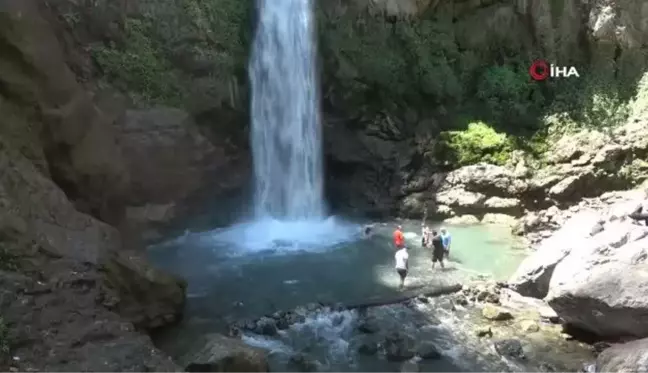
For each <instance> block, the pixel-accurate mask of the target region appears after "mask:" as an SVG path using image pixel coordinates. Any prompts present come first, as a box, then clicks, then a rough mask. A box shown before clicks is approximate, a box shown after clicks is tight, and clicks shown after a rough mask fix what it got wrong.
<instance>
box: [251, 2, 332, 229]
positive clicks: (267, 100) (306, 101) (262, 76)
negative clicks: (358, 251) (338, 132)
mask: <svg viewBox="0 0 648 373" xmlns="http://www.w3.org/2000/svg"><path fill="white" fill-rule="evenodd" d="M313 18H314V16H313V10H312V4H311V0H258V19H259V21H258V22H259V23H258V25H257V30H256V35H255V40H254V44H253V50H252V56H251V62H250V69H249V71H250V80H251V85H252V109H251V111H252V118H251V120H252V152H253V157H254V172H255V196H254V197H255V209H256V215H257V217H258V218H265V217H270V218H275V219H281V220H293V221H294V220H303V219H309V220H311V219H321V218H323V215H324V207H323V195H322V194H323V191H322V189H323V182H322V159H321V153H322V145H321V129H320V117H319V96H318V87H317V80H316V76H315V56H316V42H315V32H314V19H313Z"/></svg>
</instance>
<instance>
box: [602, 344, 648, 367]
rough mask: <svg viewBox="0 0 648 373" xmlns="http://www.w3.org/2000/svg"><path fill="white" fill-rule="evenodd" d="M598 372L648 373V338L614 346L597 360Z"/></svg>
mask: <svg viewBox="0 0 648 373" xmlns="http://www.w3.org/2000/svg"><path fill="white" fill-rule="evenodd" d="M596 371H597V372H648V338H644V339H639V340H636V341H632V342H628V343H623V344H618V345H614V346H612V347H610V348H607V349H605V350H604V351H603V352H601V354H600V355H599V356H598V358H597V359H596Z"/></svg>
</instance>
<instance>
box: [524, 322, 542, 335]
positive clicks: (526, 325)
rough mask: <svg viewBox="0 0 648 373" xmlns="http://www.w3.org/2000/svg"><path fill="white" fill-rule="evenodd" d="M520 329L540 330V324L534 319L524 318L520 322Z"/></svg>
mask: <svg viewBox="0 0 648 373" xmlns="http://www.w3.org/2000/svg"><path fill="white" fill-rule="evenodd" d="M519 325H520V329H521V330H522V331H523V332H524V333H535V332H537V331H539V330H540V326H539V325H538V323H537V322H535V321H533V320H522V321H520V323H519Z"/></svg>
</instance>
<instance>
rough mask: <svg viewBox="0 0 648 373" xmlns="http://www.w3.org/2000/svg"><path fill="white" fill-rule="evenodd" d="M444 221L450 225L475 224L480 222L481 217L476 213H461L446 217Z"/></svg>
mask: <svg viewBox="0 0 648 373" xmlns="http://www.w3.org/2000/svg"><path fill="white" fill-rule="evenodd" d="M443 222H444V223H446V224H450V225H475V224H479V218H477V217H476V216H475V215H461V216H455V217H452V218H448V219H445V220H444V221H443Z"/></svg>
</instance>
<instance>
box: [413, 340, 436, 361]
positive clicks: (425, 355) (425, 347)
mask: <svg viewBox="0 0 648 373" xmlns="http://www.w3.org/2000/svg"><path fill="white" fill-rule="evenodd" d="M416 354H417V355H418V356H420V357H421V358H422V359H431V360H436V359H440V358H441V352H439V349H438V348H437V347H436V346H435V345H434V344H433V343H431V342H423V343H420V344H419V345H418V346H416Z"/></svg>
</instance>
